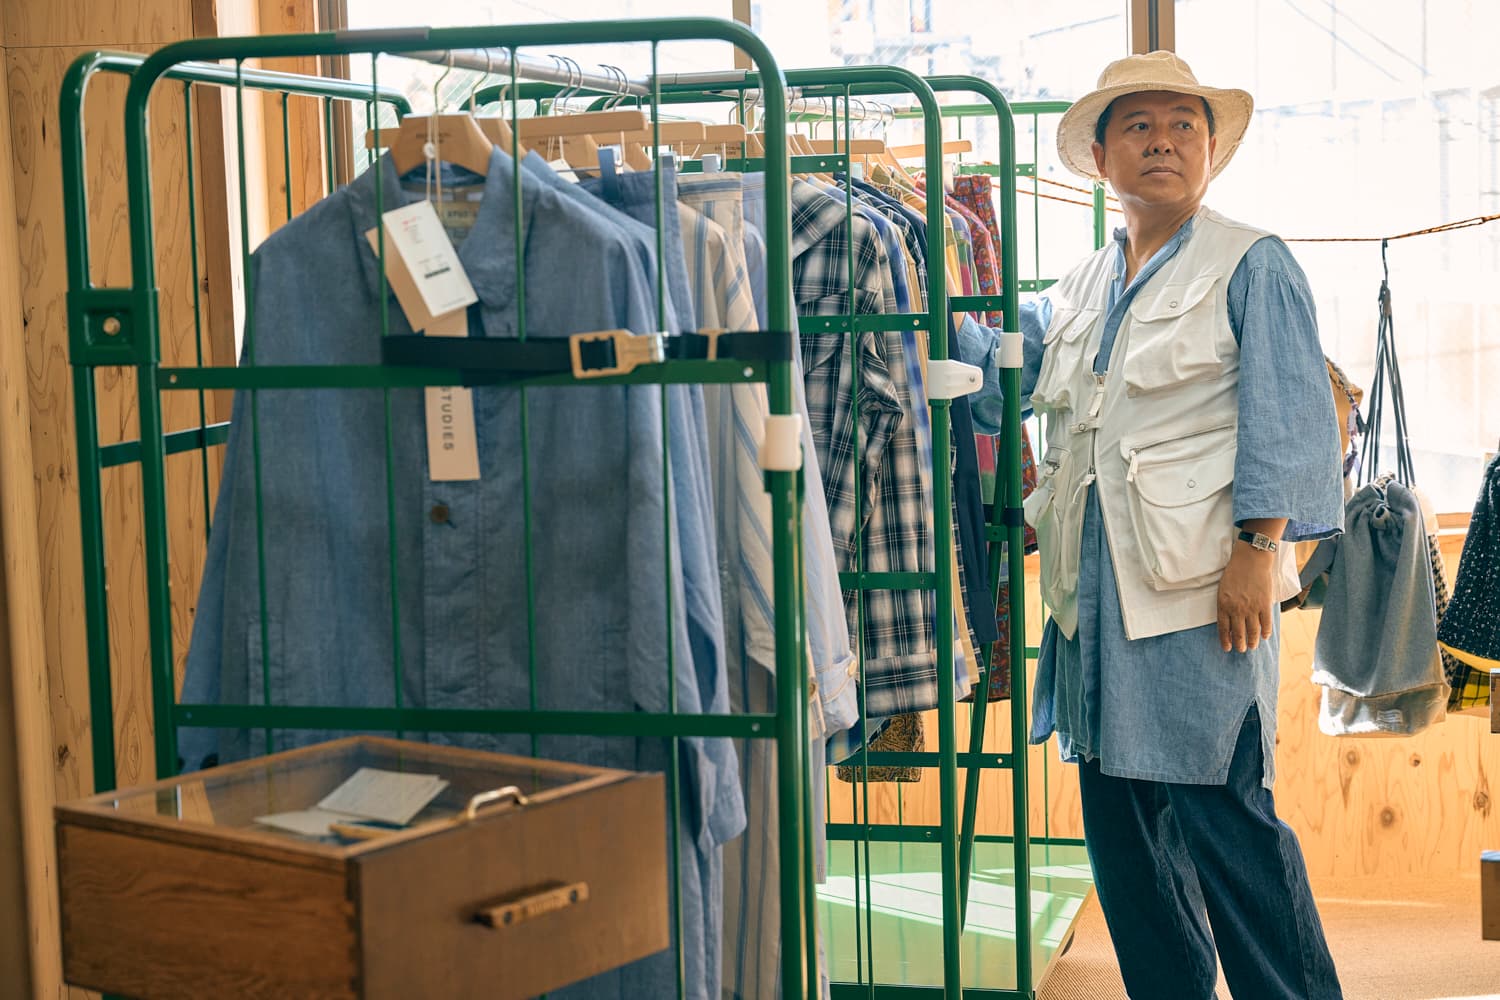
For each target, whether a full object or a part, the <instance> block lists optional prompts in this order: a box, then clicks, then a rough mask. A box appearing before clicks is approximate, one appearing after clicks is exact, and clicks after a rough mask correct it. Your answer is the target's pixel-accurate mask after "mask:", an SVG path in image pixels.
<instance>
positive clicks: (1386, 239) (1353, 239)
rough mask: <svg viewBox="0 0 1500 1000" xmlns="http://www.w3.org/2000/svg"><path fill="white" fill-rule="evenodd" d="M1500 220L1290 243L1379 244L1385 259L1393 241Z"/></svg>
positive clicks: (1485, 218) (1307, 238) (1480, 218)
mask: <svg viewBox="0 0 1500 1000" xmlns="http://www.w3.org/2000/svg"><path fill="white" fill-rule="evenodd" d="M1496 220H1500V215H1476V216H1474V217H1473V218H1472V219H1460V220H1458V221H1457V222H1445V223H1443V224H1442V225H1440V226H1431V227H1429V228H1427V229H1414V230H1412V231H1411V232H1409V233H1398V234H1397V235H1395V236H1303V237H1297V238H1291V239H1288V240H1287V242H1288V243H1379V244H1382V246H1381V255H1382V257H1384V254H1385V246H1384V245H1385V244H1387V243H1390V242H1391V241H1392V240H1405V239H1410V238H1411V237H1413V236H1433V235H1436V234H1438V233H1451V232H1455V231H1457V230H1460V229H1473V228H1474V227H1475V226H1483V225H1485V224H1487V223H1491V222H1495V221H1496Z"/></svg>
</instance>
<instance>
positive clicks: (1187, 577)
mask: <svg viewBox="0 0 1500 1000" xmlns="http://www.w3.org/2000/svg"><path fill="white" fill-rule="evenodd" d="M1121 450H1122V451H1124V452H1125V458H1126V460H1127V461H1128V462H1129V463H1130V464H1129V469H1128V471H1127V472H1126V474H1125V482H1126V491H1125V492H1126V499H1127V503H1128V504H1129V507H1130V520H1131V524H1132V526H1133V527H1134V528H1135V536H1136V540H1137V543H1138V544H1139V546H1140V553H1141V559H1142V562H1143V563H1144V566H1145V571H1146V579H1147V582H1149V583H1150V584H1151V586H1152V588H1153V589H1156V590H1185V589H1188V588H1192V587H1201V586H1203V585H1205V584H1207V583H1210V582H1212V581H1213V580H1214V579H1215V578H1216V577H1218V576H1219V574H1221V573H1222V572H1223V571H1224V567H1225V566H1227V565H1229V556H1230V551H1231V549H1232V547H1233V545H1234V490H1233V483H1234V457H1235V432H1234V428H1233V427H1220V428H1215V429H1213V430H1209V431H1204V432H1200V433H1197V434H1193V435H1189V436H1187V437H1182V438H1177V439H1174V440H1171V441H1163V442H1159V443H1155V444H1151V445H1148V446H1144V447H1137V448H1129V449H1126V448H1124V447H1122V449H1121Z"/></svg>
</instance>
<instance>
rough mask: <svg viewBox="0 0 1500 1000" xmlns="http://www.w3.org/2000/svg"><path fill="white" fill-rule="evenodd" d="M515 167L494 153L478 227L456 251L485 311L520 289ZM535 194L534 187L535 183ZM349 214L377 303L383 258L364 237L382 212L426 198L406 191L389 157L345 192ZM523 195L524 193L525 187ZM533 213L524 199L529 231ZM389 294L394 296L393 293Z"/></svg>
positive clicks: (532, 206) (498, 152)
mask: <svg viewBox="0 0 1500 1000" xmlns="http://www.w3.org/2000/svg"><path fill="white" fill-rule="evenodd" d="M376 171H379V174H378V176H379V178H380V191H379V195H380V197H379V199H378V201H379V204H378V205H377V198H376V193H377V192H376V183H375V182H376V177H377V173H376ZM514 179H515V162H514V161H513V160H512V159H511V158H510V156H509V155H507V154H506V153H504V152H502V151H501V149H500V148H499V147H498V146H497V147H495V148H494V149H493V150H492V151H491V153H490V169H489V173H488V175H486V177H485V179H484V196H483V198H482V199H481V201H480V202H479V212H478V214H477V215H476V216H475V218H474V227H473V228H472V229H470V230H469V235H468V236H467V237H465V238H464V241H463V243H462V244H460V246H459V247H458V259H459V261H460V262H461V263H462V264H463V266H464V273H465V274H467V275H468V277H469V284H471V285H472V286H473V287H474V292H475V294H476V295H478V296H479V300H480V301H481V302H482V303H484V304H485V305H486V306H489V307H491V308H496V307H499V306H501V305H504V304H505V303H508V302H511V301H513V300H514V297H515V288H516V251H515V247H516V242H515V231H516V230H515V227H516V206H515V199H514V186H513V185H514ZM531 189H532V190H533V191H535V190H536V185H535V184H534V183H533V185H532V188H531ZM344 190H345V192H347V197H348V199H349V213H350V218H351V222H352V225H353V229H354V232H353V236H354V239H355V241H356V242H357V243H358V245H359V246H360V248H361V250H360V255H359V257H360V264H361V265H362V269H363V271H364V277H365V286H366V288H368V289H369V292H370V297H371V298H374V297H375V296H376V295H377V294H378V290H379V288H380V259H379V257H378V256H377V255H376V252H375V249H374V248H373V247H371V246H370V244H369V241H368V240H367V239H366V238H365V233H366V232H368V231H369V230H371V229H373V228H374V227H375V225H376V223H377V222H378V221H379V218H380V212H381V210H382V209H383V210H384V211H387V212H388V211H391V210H392V209H396V208H401V207H403V206H405V205H410V204H412V203H413V202H416V201H419V200H421V199H422V197H423V195H422V194H420V193H418V192H415V191H407V190H405V189H404V188H403V187H402V186H401V181H400V178H399V177H397V176H396V167H395V165H394V164H393V163H392V162H391V157H390V154H389V153H387V154H385V155H384V156H382V157H381V158H380V160H379V161H378V162H377V163H376V164H375V166H373V167H371V168H370V169H369V170H366V171H365V172H364V173H363V174H361V175H360V176H359V177H358V178H357V179H355V180H354V182H353V183H351V184H350V185H349V186H348V187H347V188H345V189H344ZM523 191H524V188H523ZM534 209H535V201H534V199H532V198H524V199H523V207H522V213H523V218H524V219H525V222H526V228H527V229H530V224H531V217H532V215H533V212H534ZM389 294H392V295H394V294H395V293H394V292H390V293H389Z"/></svg>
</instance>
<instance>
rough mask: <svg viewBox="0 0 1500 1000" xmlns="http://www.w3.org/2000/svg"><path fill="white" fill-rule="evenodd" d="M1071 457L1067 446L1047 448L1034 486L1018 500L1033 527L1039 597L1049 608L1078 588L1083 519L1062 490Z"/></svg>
mask: <svg viewBox="0 0 1500 1000" xmlns="http://www.w3.org/2000/svg"><path fill="white" fill-rule="evenodd" d="M1073 462H1074V456H1073V453H1072V451H1070V450H1069V449H1067V448H1057V447H1049V448H1048V449H1047V455H1046V457H1045V458H1044V459H1043V461H1042V463H1041V466H1040V469H1039V472H1038V476H1037V484H1036V489H1034V490H1032V491H1031V495H1030V496H1028V497H1026V499H1025V500H1023V501H1022V502H1021V507H1022V510H1023V511H1024V512H1025V515H1026V523H1027V524H1029V525H1031V526H1032V527H1033V528H1035V529H1036V538H1037V547H1038V550H1039V552H1040V556H1041V560H1042V567H1041V568H1042V596H1043V597H1044V598H1046V601H1047V604H1048V606H1049V607H1052V608H1054V609H1055V608H1060V607H1062V606H1063V604H1064V602H1065V600H1066V598H1067V597H1068V596H1069V595H1071V594H1072V593H1073V592H1074V591H1075V590H1076V589H1077V587H1078V555H1079V553H1078V548H1079V540H1080V536H1081V534H1082V526H1083V518H1082V517H1081V516H1075V515H1074V513H1073V512H1072V511H1071V510H1070V508H1071V507H1072V506H1073V505H1072V504H1070V503H1069V502H1068V499H1069V498H1068V497H1066V496H1065V495H1064V491H1066V490H1067V489H1068V484H1069V483H1070V482H1072V479H1073Z"/></svg>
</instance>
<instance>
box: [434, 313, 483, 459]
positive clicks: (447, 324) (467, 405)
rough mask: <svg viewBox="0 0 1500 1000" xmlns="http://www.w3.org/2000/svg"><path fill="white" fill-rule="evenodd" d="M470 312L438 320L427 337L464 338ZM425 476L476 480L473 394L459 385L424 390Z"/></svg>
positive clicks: (477, 444) (476, 443)
mask: <svg viewBox="0 0 1500 1000" xmlns="http://www.w3.org/2000/svg"><path fill="white" fill-rule="evenodd" d="M468 333H469V311H468V310H467V309H460V310H458V311H457V312H454V313H449V314H448V315H446V316H439V317H437V318H436V319H435V320H433V321H432V323H431V324H429V325H428V327H427V336H429V337H464V336H468ZM427 476H428V478H429V479H431V480H432V481H433V482H435V483H454V482H470V481H473V480H475V479H478V478H479V435H478V434H477V433H476V431H475V429H474V391H473V390H472V389H468V388H465V387H464V386H461V385H430V386H428V387H427Z"/></svg>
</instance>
